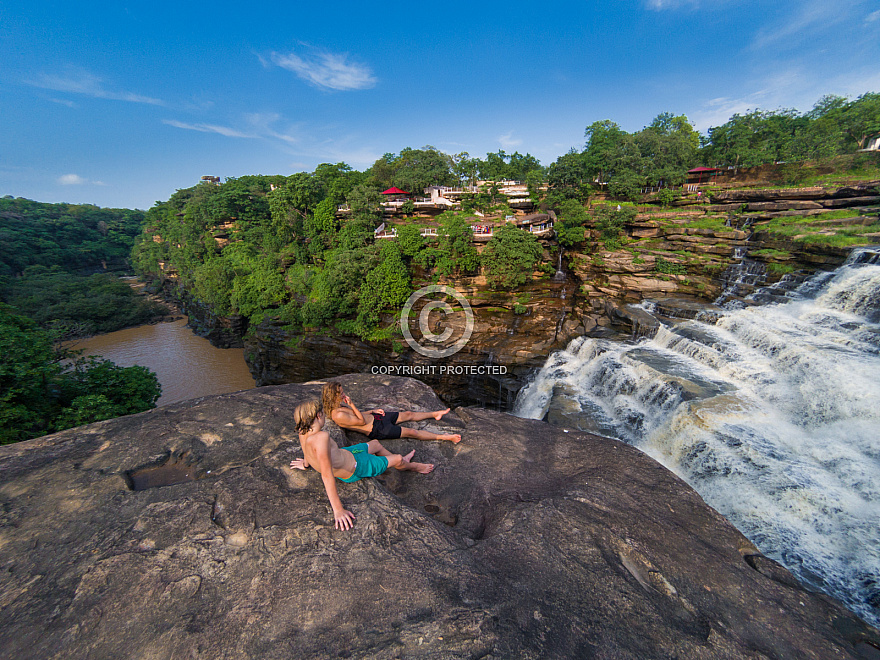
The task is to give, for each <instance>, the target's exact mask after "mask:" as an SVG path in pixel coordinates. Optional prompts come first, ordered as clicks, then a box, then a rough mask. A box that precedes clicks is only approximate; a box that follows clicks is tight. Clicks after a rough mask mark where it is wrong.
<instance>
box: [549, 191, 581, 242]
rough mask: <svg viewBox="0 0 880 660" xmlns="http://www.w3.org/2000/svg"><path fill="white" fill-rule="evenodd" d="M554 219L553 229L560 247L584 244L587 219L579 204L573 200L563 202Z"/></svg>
mask: <svg viewBox="0 0 880 660" xmlns="http://www.w3.org/2000/svg"><path fill="white" fill-rule="evenodd" d="M556 217H557V221H556V224H555V226H554V228H555V229H556V239H557V240H558V241H559V244H560V245H562V246H563V247H571V246H572V245H576V244H578V243H583V242H584V239H585V226H586V224H587V220H588V219H589V218H588V216H587V212H586V210H584V207H583V205H582V204H581V203H580V202H578V201H577V200H575V199H567V200H565V201H564V202H562V204H560V206H559V208H558V210H557V212H556Z"/></svg>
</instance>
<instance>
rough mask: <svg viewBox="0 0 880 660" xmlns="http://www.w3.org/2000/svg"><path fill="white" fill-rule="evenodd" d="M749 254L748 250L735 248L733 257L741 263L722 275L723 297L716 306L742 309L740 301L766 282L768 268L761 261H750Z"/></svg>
mask: <svg viewBox="0 0 880 660" xmlns="http://www.w3.org/2000/svg"><path fill="white" fill-rule="evenodd" d="M747 253H748V248H744V247H736V248H734V251H733V256H734V258H736V259H739V261H737V262H736V263H733V264H731V265H730V266H728V267H727V269H726V270H725V271H724V272H723V273H722V274H721V295H720V296H718V298H717V299H716V300H715V304H716V305H723V306H725V307H727V308H730V309H736V308H738V307H742V306H743V304H742V303H741V302H739V301H738V299H739V298H742V297H744V296H747V295H749V294H751V293H752V292H753V291H754V290H755V288H756V287H758V286H760V285H761V284H763V283H764V282H765V281H766V279H767V267H766V266H765V265H764V264H763V263H761V262H760V261H754V260H752V259H749V258H748V256H746V255H747Z"/></svg>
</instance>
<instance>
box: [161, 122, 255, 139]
mask: <svg viewBox="0 0 880 660" xmlns="http://www.w3.org/2000/svg"><path fill="white" fill-rule="evenodd" d="M162 123H163V124H167V125H168V126H174V127H175V128H183V129H186V130H188V131H199V132H200V133H217V134H219V135H223V136H225V137H236V138H255V137H258V136H257V135H253V134H248V133H243V132H242V131H238V130H236V129H234V128H229V127H228V126H217V125H215V124H187V123H184V122H182V121H177V120H176V119H163V120H162Z"/></svg>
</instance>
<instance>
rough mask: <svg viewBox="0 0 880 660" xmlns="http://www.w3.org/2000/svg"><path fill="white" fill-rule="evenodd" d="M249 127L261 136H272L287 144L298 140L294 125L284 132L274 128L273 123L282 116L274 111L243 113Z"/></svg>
mask: <svg viewBox="0 0 880 660" xmlns="http://www.w3.org/2000/svg"><path fill="white" fill-rule="evenodd" d="M245 119H247V121H248V123H249V124H250V125H251V127H252V128H253V129H254V130H255V131H256V132H257V133H258V134H260V135H262V136H263V137H268V138H274V139H276V140H281V141H282V142H286V143H288V144H295V143H297V142H299V141H300V138H299V136H297V135H294V134H293V131H294V130H295V128H296V126H295V125H290V126H288V127H287V129H286V130H285V131H284V132H280V131H278V130H276V129H275V128H274V125H275V124H277V123H278V122H279V121H281V119H282V117H281V115H279V114H278V113H275V112H252V113H250V114H248V115H245Z"/></svg>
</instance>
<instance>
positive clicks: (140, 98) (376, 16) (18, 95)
mask: <svg viewBox="0 0 880 660" xmlns="http://www.w3.org/2000/svg"><path fill="white" fill-rule="evenodd" d="M868 91H880V0H834V1H833V2H832V1H831V0H713V1H708V0H629V1H621V2H608V1H606V2H599V1H589V0H582V1H581V2H550V3H546V4H545V3H536V2H528V3H518V2H505V3H501V2H467V3H465V2H454V1H453V2H445V3H437V4H434V5H424V4H420V3H397V2H385V3H382V4H381V5H378V4H377V5H374V4H373V3H363V2H350V3H349V2H332V1H331V2H326V3H305V2H283V3H281V2H278V3H270V2H259V1H256V2H251V3H242V2H237V3H227V2H222V1H213V0H209V1H206V2H200V3H195V2H175V3H169V2H163V1H161V0H157V1H155V2H152V3H144V2H141V3H137V4H135V3H127V2H125V0H117V1H116V2H78V3H72V2H44V1H42V0H24V1H23V0H0V195H14V196H21V197H28V198H30V199H36V200H38V201H46V202H59V201H68V202H77V203H92V204H98V205H100V206H116V207H130V208H149V207H150V206H152V205H153V203H154V202H155V201H157V200H166V199H168V197H169V196H170V195H171V194H172V193H173V192H174V191H175V190H177V189H179V188H186V187H189V186H192V185H194V184H196V183H197V182H198V180H199V177H201V176H202V175H207V174H210V175H216V176H220V177H223V178H225V177H229V176H241V175H245V174H291V173H293V172H297V171H302V170H308V171H311V170H312V169H314V167H315V166H316V165H317V164H319V163H322V162H339V161H345V162H347V163H348V164H349V165H351V166H352V167H354V168H356V169H360V170H362V169H365V168H367V167H369V166H370V165H371V164H372V162H373V161H374V160H375V159H376V158H378V157H380V156H381V155H382V154H383V153H386V152H395V153H396V152H399V151H400V150H401V149H403V148H405V147H414V148H418V147H422V146H424V145H428V144H430V145H434V146H435V147H437V148H438V149H441V150H443V151H446V152H448V153H458V152H461V151H467V152H469V153H470V154H471V156H480V157H485V154H486V153H487V152H490V151H497V150H498V149H504V150H506V151H508V152H512V151H514V150H518V151H520V152H521V153H525V152H530V153H532V154H533V155H535V156H536V157H537V158H539V159H540V160H541V162H542V163H543V164H545V165H548V164H550V163H552V162H553V161H554V160H555V159H556V158H557V157H558V156H560V155H561V154H563V153H565V152H566V151H568V150H569V149H570V148H571V147H576V148H581V147H582V146H583V142H584V137H583V134H584V128H585V127H586V126H587V125H589V124H591V123H592V122H594V121H596V120H600V119H612V120H614V121H616V122H617V123H619V124H620V125H621V126H622V127H623V128H624V129H625V130H627V131H635V130H639V129H640V128H642V127H643V126H645V125H646V124H648V123H650V122H651V120H652V119H653V118H654V117H655V116H656V115H657V114H659V113H661V112H665V111H669V112H673V113H676V114H685V115H687V116H688V117H689V118H690V119H691V121H692V122H693V123H694V124H695V125H696V127H697V128H698V129H700V130H703V131H704V130H706V129H707V128H708V127H709V126H713V125H718V124H721V123H724V122H725V121H726V120H727V118H729V117H730V115H731V114H733V113H734V112H743V111H745V110H747V109H750V108H756V107H760V108H764V109H775V108H779V107H794V108H797V109H798V110H801V111H806V110H809V109H810V107H812V105H813V103H815V101H816V100H817V99H818V98H819V97H820V96H822V95H823V94H827V93H834V94H840V95H844V96H850V97H856V96H858V95H860V94H863V93H865V92H868Z"/></svg>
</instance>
